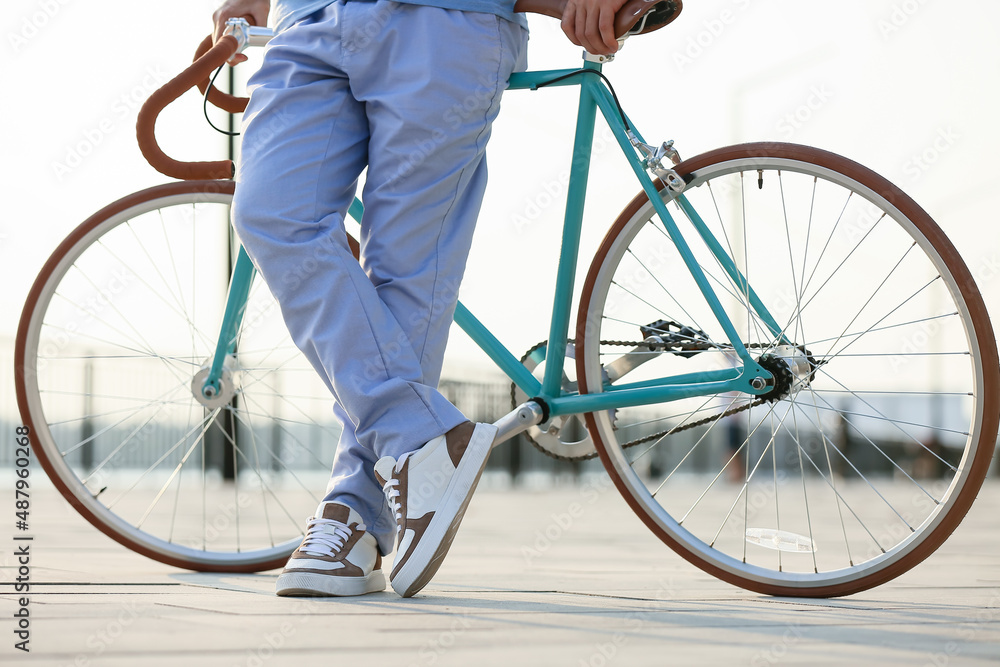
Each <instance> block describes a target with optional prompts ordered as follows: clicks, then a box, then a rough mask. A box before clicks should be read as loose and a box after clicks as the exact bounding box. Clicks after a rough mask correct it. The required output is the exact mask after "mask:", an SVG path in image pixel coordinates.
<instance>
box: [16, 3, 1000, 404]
mask: <svg viewBox="0 0 1000 667" xmlns="http://www.w3.org/2000/svg"><path fill="white" fill-rule="evenodd" d="M216 4H217V3H216V0H174V1H173V2H171V3H166V4H165V3H145V2H143V3H137V2H134V1H126V0H99V1H95V0H91V1H89V2H83V0H9V1H8V2H7V3H6V4H5V6H6V7H7V9H6V11H5V12H4V16H3V18H2V19H0V37H2V43H0V67H2V72H3V79H4V84H5V85H4V88H5V91H6V92H5V94H4V103H3V105H2V107H0V114H2V119H3V127H4V128H5V129H6V131H5V133H4V155H5V157H6V159H5V160H3V163H2V167H0V169H2V170H3V173H2V178H0V188H2V193H0V194H2V198H3V202H4V207H3V214H2V215H0V271H2V277H3V285H4V288H3V289H2V290H0V309H2V312H3V315H4V317H2V318H0V327H2V328H0V341H3V344H2V346H3V348H4V350H5V355H9V354H10V347H9V341H10V340H11V339H12V337H13V334H14V331H15V329H16V325H17V319H18V317H19V314H20V311H21V307H22V305H23V302H24V298H25V295H26V293H27V291H28V288H29V286H30V284H31V281H32V280H33V278H34V275H35V274H36V272H37V271H38V269H39V268H40V266H41V265H42V263H43V262H44V261H45V259H46V257H47V256H48V254H49V253H50V252H51V251H52V249H54V248H55V246H56V245H57V243H58V242H59V241H60V240H61V239H62V238H63V237H64V236H65V235H66V234H67V233H68V232H69V231H70V230H71V229H72V228H73V227H74V226H76V225H77V224H78V223H79V222H81V221H82V220H83V219H84V218H86V217H87V216H88V215H89V214H90V213H92V212H93V211H95V210H97V209H98V208H100V207H101V206H103V205H104V204H106V203H109V202H110V201H112V200H114V199H117V198H119V197H121V196H124V195H126V194H128V193H130V192H132V191H135V190H137V189H140V188H144V187H147V186H151V185H155V184H158V183H161V182H164V181H165V180H167V179H166V178H165V177H163V176H161V175H159V174H157V173H156V172H155V171H153V170H152V169H151V168H150V167H148V166H147V165H146V164H145V162H144V161H143V159H142V157H141V156H140V154H139V152H138V149H137V148H136V145H135V139H134V132H133V128H134V122H135V115H136V112H137V111H138V108H139V105H140V104H141V102H142V100H143V99H144V98H145V97H146V96H147V95H148V94H149V93H150V92H152V90H153V89H154V88H155V87H156V86H158V85H160V84H161V83H162V82H164V81H165V80H166V79H167V78H168V77H169V76H172V75H173V74H174V73H176V72H178V71H179V70H180V69H182V68H183V67H184V66H185V65H186V64H187V63H188V62H189V61H190V56H191V54H192V53H193V51H194V48H195V46H196V45H197V43H198V42H199V41H200V39H201V38H202V37H204V36H205V35H206V34H208V32H209V30H210V28H211V24H210V16H211V12H212V10H213V9H214V7H215V5H216ZM168 6H169V12H165V11H164V9H165V8H166V7H168ZM531 23H532V30H533V33H532V34H533V38H532V42H531V47H530V51H529V54H530V59H531V64H532V66H533V67H535V68H541V67H571V66H574V65H575V64H576V63H577V62H578V60H577V58H578V54H579V49H578V48H577V47H574V46H572V45H571V44H569V42H567V41H566V40H565V39H564V38H563V37H562V35H561V33H560V32H559V31H558V28H557V22H555V21H553V20H550V19H544V18H538V19H532V22H531ZM998 24H1000V3H986V2H982V1H973V0H955V1H953V2H949V3H945V2H940V1H938V2H932V1H930V0H919V1H918V0H842V1H841V2H838V3H819V2H802V1H801V0H799V1H795V0H689V1H688V3H687V4H686V5H685V9H684V14H683V15H682V17H681V18H680V19H679V20H678V21H677V22H676V23H675V24H674V25H672V26H669V27H668V28H666V29H664V30H662V31H660V32H657V33H654V34H653V35H651V36H645V37H640V38H637V39H634V40H631V41H630V42H629V43H628V44H627V45H626V47H625V49H624V51H623V52H622V53H621V55H620V56H619V57H618V58H617V60H616V61H615V62H614V63H612V64H610V65H609V66H607V67H606V69H605V72H606V73H607V74H608V76H609V77H611V80H612V81H613V83H614V85H615V88H616V90H617V91H618V94H619V97H620V98H621V101H622V103H623V105H624V107H625V109H626V111H627V112H628V113H629V114H630V116H631V117H632V119H633V120H634V121H635V123H636V125H637V127H638V128H639V129H640V131H641V132H642V133H643V134H644V135H645V136H646V138H647V139H648V140H650V141H655V142H659V141H661V140H665V139H671V138H672V139H675V140H676V142H677V148H678V149H679V150H680V151H681V154H682V155H683V156H691V155H694V154H696V153H700V152H703V151H706V150H709V149H712V148H716V147H719V146H722V145H726V144H730V143H736V142H742V141H753V140H762V139H772V140H784V141H794V142H798V143H805V144H811V145H815V146H819V147H822V148H826V149H829V150H833V151H835V152H838V153H841V154H843V155H846V156H847V157H850V158H852V159H854V160H857V161H859V162H861V163H863V164H865V165H867V166H869V167H871V168H873V169H874V170H875V171H878V172H880V173H881V174H882V175H884V176H886V177H887V178H889V179H890V180H892V181H893V182H895V183H897V184H898V185H900V186H901V187H902V188H903V189H904V190H906V191H907V192H908V193H909V194H910V195H911V196H913V197H914V199H916V200H917V202H918V203H920V204H921V205H922V206H923V207H924V208H926V209H927V210H928V211H929V212H930V213H931V215H932V216H933V217H934V218H935V219H936V220H937V221H938V223H939V224H940V225H941V226H942V227H943V228H944V229H945V231H946V232H947V233H948V235H949V236H950V237H951V238H952V240H953V241H954V242H955V244H956V245H957V247H958V249H959V251H960V252H961V253H962V255H963V256H964V257H965V259H966V261H967V263H968V264H969V265H970V267H971V268H972V270H973V273H974V274H975V275H976V276H977V279H978V281H979V286H980V289H981V290H982V291H983V293H984V296H985V298H986V302H987V306H988V307H989V309H990V310H991V312H992V315H993V317H994V320H995V321H998V322H1000V233H998V227H997V215H996V208H997V205H998V204H1000V195H998V192H997V189H996V186H995V183H996V182H997V180H998V177H1000V173H998V171H1000V168H998V167H997V160H996V155H997V154H998V149H1000V131H998V129H997V127H998V125H997V122H998V121H997V118H998V116H1000V113H998V112H1000V108H998V106H1000V105H998V101H1000V94H998V92H997V82H998V81H1000V44H998V43H997V40H996V35H995V31H996V26H997V25H998ZM246 68H247V66H243V69H246ZM574 113H575V102H574V100H573V99H572V98H571V94H570V93H569V92H568V91H566V90H565V89H550V90H546V91H539V92H536V93H528V92H516V93H511V94H509V95H508V96H507V97H506V98H505V100H504V110H503V111H502V112H501V116H500V120H499V121H498V123H497V125H496V127H495V131H494V139H493V143H492V144H491V148H490V150H491V153H490V161H491V162H490V164H491V174H492V179H491V184H490V190H489V193H488V195H487V200H486V202H485V205H484V212H483V215H482V217H481V220H480V225H479V230H478V236H477V238H476V243H475V248H474V250H473V255H472V258H471V262H470V270H469V273H468V276H467V279H466V283H465V285H464V286H463V292H462V299H463V301H464V302H465V303H466V304H467V305H468V306H469V307H470V308H471V309H472V310H473V311H474V312H476V313H477V314H478V315H479V316H480V318H481V319H483V320H484V321H485V322H486V323H487V324H488V325H490V326H491V327H492V328H494V330H495V332H496V333H497V334H498V335H499V337H500V338H501V340H502V341H504V342H505V343H507V344H508V346H509V347H510V348H511V350H512V351H514V352H515V353H517V354H520V352H521V351H523V350H524V349H526V348H527V347H529V346H531V345H533V344H534V343H536V342H538V341H540V340H542V339H544V338H545V337H546V336H547V323H546V322H545V321H544V320H543V319H541V318H540V317H538V316H539V315H540V314H544V313H547V312H548V308H549V306H550V302H551V285H552V277H553V275H554V270H555V267H554V262H553V261H552V260H551V259H550V255H549V251H550V250H551V249H554V248H555V247H557V239H558V233H559V222H560V217H559V215H560V212H559V211H558V210H557V209H558V207H557V206H555V205H548V206H547V204H548V202H549V201H550V195H551V193H553V192H556V193H561V192H562V186H563V182H562V181H561V173H562V172H563V171H564V170H565V169H566V165H567V164H568V157H569V150H570V137H571V128H572V121H573V116H574ZM599 134H600V130H599ZM161 137H162V139H163V143H164V144H165V145H166V146H168V147H171V146H172V147H174V148H173V152H175V153H177V154H178V155H179V156H180V157H187V158H189V159H213V158H217V157H222V156H223V154H224V153H223V151H224V146H225V142H224V139H223V138H222V137H221V136H220V135H216V134H215V133H214V132H212V131H211V130H209V129H207V128H206V127H205V124H204V121H203V120H202V119H201V111H200V105H199V104H198V102H197V101H196V100H195V99H194V98H193V97H191V98H185V104H184V105H183V106H181V107H179V108H177V109H175V110H174V111H173V112H172V113H170V114H169V115H167V116H165V118H164V120H163V122H162V130H161ZM606 146H607V148H606V150H603V151H599V153H598V156H599V158H598V160H597V164H596V167H595V171H594V172H593V174H592V176H591V183H592V185H593V188H592V193H593V195H592V198H591V200H590V202H589V207H588V214H587V215H588V217H587V222H586V224H585V236H584V249H583V251H582V256H581V261H580V265H581V270H586V268H587V266H588V265H589V261H590V259H589V258H590V256H591V255H592V252H593V248H594V246H595V245H596V244H597V242H598V241H599V239H600V238H601V236H602V235H603V233H604V231H605V230H606V229H607V227H608V226H609V225H610V224H611V222H612V221H613V219H614V218H615V216H616V214H617V212H618V211H619V210H620V209H621V208H622V207H623V206H624V205H625V204H626V203H627V202H628V201H629V200H630V199H631V198H632V196H633V195H634V194H635V192H636V191H637V190H638V186H637V185H636V184H635V183H634V182H632V176H631V175H630V174H629V173H628V171H627V169H626V168H625V166H624V162H623V161H622V159H621V158H620V156H616V155H615V154H614V149H613V147H612V146H611V145H610V144H606ZM169 150H170V149H169V148H168V151H169ZM525 221H528V222H527V224H525ZM515 253H516V255H515ZM491 303H496V304H500V305H498V306H491ZM454 343H455V345H454V347H453V349H452V350H451V351H450V352H449V362H448V364H449V368H456V367H457V365H458V363H459V362H461V365H462V366H463V367H464V368H473V369H475V368H480V367H481V365H480V364H481V363H486V362H485V358H484V357H483V356H482V355H480V354H479V353H477V352H476V351H475V350H474V349H471V347H470V344H469V343H467V342H466V341H464V340H463V339H462V337H461V336H460V335H459V336H456V337H454ZM10 373H11V369H10V368H9V364H8V363H5V364H4V367H3V384H4V391H3V392H0V398H2V399H3V401H4V403H7V402H12V400H13V398H12V394H11V393H10V392H9V385H11V384H12V383H11V382H10V380H9V379H10V377H11V375H10ZM8 407H9V406H7V405H4V410H5V411H6V409H8Z"/></svg>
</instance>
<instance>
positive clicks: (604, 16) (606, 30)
mask: <svg viewBox="0 0 1000 667" xmlns="http://www.w3.org/2000/svg"><path fill="white" fill-rule="evenodd" d="M598 26H599V30H600V33H601V41H603V42H604V51H603V52H602V53H604V54H608V53H614V52H615V51H617V50H618V40H617V39H615V12H614V10H613V9H611V8H609V7H606V6H602V7H601V13H600V15H599V16H598Z"/></svg>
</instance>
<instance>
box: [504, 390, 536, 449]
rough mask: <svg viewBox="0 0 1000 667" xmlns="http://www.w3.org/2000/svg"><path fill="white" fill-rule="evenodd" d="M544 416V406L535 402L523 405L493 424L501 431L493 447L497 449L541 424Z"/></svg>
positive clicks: (527, 402)
mask: <svg viewBox="0 0 1000 667" xmlns="http://www.w3.org/2000/svg"><path fill="white" fill-rule="evenodd" d="M544 416H545V414H544V411H543V410H542V406H541V405H539V404H538V403H536V402H535V401H526V402H524V403H522V404H521V405H519V406H517V407H516V408H515V409H514V410H512V411H511V412H510V413H508V414H506V415H504V416H503V417H501V418H500V419H498V420H496V421H495V422H493V425H494V426H496V427H497V428H498V429H499V431H498V432H497V437H496V439H495V440H494V441H493V446H494V447H496V446H497V445H499V444H500V443H503V442H506V441H508V440H510V439H511V438H513V437H514V436H515V435H517V434H518V433H521V432H523V431H527V430H528V428H530V427H532V426H535V425H537V424H541V423H542V419H543V417H544Z"/></svg>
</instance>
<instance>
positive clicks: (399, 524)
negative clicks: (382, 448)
mask: <svg viewBox="0 0 1000 667" xmlns="http://www.w3.org/2000/svg"><path fill="white" fill-rule="evenodd" d="M408 456H409V454H404V455H403V456H402V457H401V458H400V459H399V460H398V461H396V465H395V468H394V470H393V472H399V471H400V470H402V469H403V461H405V460H406V459H407V457H408ZM398 487H399V478H398V477H395V476H390V477H389V479H387V480H386V482H385V484H383V485H382V493H384V494H385V499H386V502H388V503H389V509H391V510H392V514H393V516H394V517H395V518H396V537H397V538H398V537H399V531H400V530H402V528H403V505H402V503H400V502H399V488H398Z"/></svg>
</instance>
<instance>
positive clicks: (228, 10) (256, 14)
mask: <svg viewBox="0 0 1000 667" xmlns="http://www.w3.org/2000/svg"><path fill="white" fill-rule="evenodd" d="M270 9H271V3H270V0H226V1H225V2H224V3H222V6H221V7H219V8H218V9H216V10H215V13H214V14H212V22H213V23H215V31H214V32H213V33H212V34H213V36H214V37H215V41H216V42H218V41H219V38H220V37H222V33H223V32H225V30H226V21H228V20H229V19H238V18H244V19H246V20H247V21H249V22H250V24H251V25H259V26H264V25H267V13H268V11H270ZM246 59H247V57H246V56H245V55H243V54H242V53H240V54H238V55H236V56H234V57H233V59H232V61H230V64H231V65H235V64H237V63H241V62H243V61H244V60H246Z"/></svg>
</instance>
